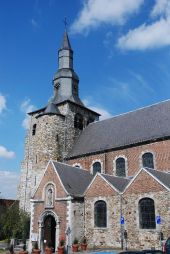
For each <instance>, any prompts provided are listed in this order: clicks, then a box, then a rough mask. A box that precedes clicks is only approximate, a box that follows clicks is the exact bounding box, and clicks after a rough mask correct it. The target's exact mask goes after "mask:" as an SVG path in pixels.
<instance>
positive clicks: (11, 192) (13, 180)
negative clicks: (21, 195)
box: [0, 170, 19, 199]
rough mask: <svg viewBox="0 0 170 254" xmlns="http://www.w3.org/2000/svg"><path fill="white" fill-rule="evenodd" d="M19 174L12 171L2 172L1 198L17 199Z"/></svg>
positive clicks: (0, 181)
mask: <svg viewBox="0 0 170 254" xmlns="http://www.w3.org/2000/svg"><path fill="white" fill-rule="evenodd" d="M18 181H19V174H18V173H16V172H10V171H2V170H1V171H0V192H1V194H0V196H1V198H7V199H10V198H11V199H16V192H17V186H18Z"/></svg>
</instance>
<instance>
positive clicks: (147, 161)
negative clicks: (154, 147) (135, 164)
mask: <svg viewBox="0 0 170 254" xmlns="http://www.w3.org/2000/svg"><path fill="white" fill-rule="evenodd" d="M142 165H143V167H144V168H154V162H153V154H152V153H144V154H143V155H142Z"/></svg>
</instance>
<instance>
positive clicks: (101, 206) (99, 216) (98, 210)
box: [94, 200, 107, 228]
mask: <svg viewBox="0 0 170 254" xmlns="http://www.w3.org/2000/svg"><path fill="white" fill-rule="evenodd" d="M94 225H95V227H102V228H104V227H107V207H106V202H104V201H101V200H100V201H97V202H96V203H95V204H94Z"/></svg>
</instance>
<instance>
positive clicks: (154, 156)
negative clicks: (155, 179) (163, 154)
mask: <svg viewBox="0 0 170 254" xmlns="http://www.w3.org/2000/svg"><path fill="white" fill-rule="evenodd" d="M145 153H151V154H152V155H153V165H154V169H156V159H155V158H156V153H155V152H153V151H152V150H148V149H146V150H144V151H142V152H141V154H140V156H139V168H143V163H142V156H143V155H144V154H145Z"/></svg>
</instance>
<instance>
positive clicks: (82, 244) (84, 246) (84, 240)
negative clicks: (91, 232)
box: [81, 236, 87, 250]
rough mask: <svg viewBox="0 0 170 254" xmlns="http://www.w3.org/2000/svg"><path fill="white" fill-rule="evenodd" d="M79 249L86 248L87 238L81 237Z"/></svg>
mask: <svg viewBox="0 0 170 254" xmlns="http://www.w3.org/2000/svg"><path fill="white" fill-rule="evenodd" d="M81 249H82V250H87V239H86V237H85V236H84V237H83V239H82V242H81Z"/></svg>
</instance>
